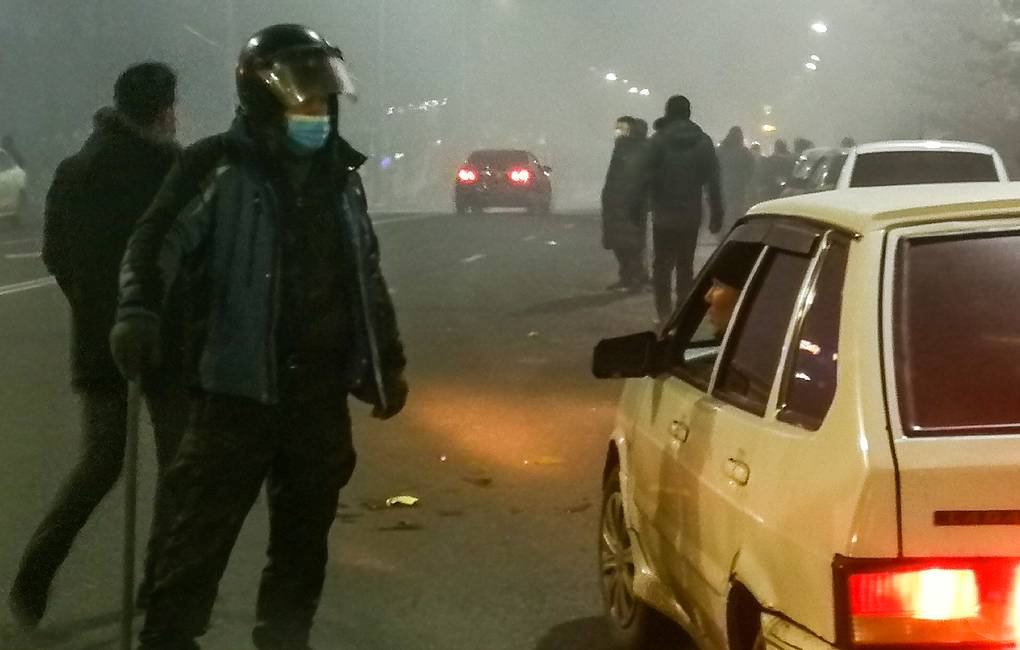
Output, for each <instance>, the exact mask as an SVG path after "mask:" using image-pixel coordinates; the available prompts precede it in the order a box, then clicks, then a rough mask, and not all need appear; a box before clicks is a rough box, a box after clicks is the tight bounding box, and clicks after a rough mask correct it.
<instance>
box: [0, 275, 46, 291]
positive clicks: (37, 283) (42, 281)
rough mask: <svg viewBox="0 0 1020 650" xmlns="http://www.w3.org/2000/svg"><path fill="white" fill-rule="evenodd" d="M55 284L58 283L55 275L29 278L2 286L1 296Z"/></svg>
mask: <svg viewBox="0 0 1020 650" xmlns="http://www.w3.org/2000/svg"><path fill="white" fill-rule="evenodd" d="M55 284H57V279H56V278H54V277H53V276H50V277H46V278H39V279H38V280H28V281H27V282H18V283H17V284H8V285H6V286H2V287H0V296H7V295H10V294H12V293H21V292H22V291H31V290H32V289H41V288H42V287H49V286H53V285H55Z"/></svg>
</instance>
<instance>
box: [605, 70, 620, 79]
mask: <svg viewBox="0 0 1020 650" xmlns="http://www.w3.org/2000/svg"><path fill="white" fill-rule="evenodd" d="M617 79H619V77H617V76H616V73H615V72H607V73H606V81H616V80H617Z"/></svg>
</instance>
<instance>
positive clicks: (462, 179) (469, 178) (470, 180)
mask: <svg viewBox="0 0 1020 650" xmlns="http://www.w3.org/2000/svg"><path fill="white" fill-rule="evenodd" d="M457 182H458V183H463V184H464V185H473V184H475V183H477V182H478V171H477V170H475V169H472V168H471V167H461V168H460V169H458V170H457Z"/></svg>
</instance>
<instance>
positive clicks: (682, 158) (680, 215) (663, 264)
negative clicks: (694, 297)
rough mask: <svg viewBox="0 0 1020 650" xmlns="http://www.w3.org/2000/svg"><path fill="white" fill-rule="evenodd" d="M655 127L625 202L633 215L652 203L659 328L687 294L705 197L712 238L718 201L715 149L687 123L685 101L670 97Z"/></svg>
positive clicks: (697, 128) (716, 226) (720, 214)
mask: <svg viewBox="0 0 1020 650" xmlns="http://www.w3.org/2000/svg"><path fill="white" fill-rule="evenodd" d="M656 123H657V124H658V125H659V126H658V127H657V128H658V130H657V131H656V133H655V135H654V136H652V138H651V139H650V140H649V144H648V146H647V147H645V148H644V152H643V154H642V156H641V159H640V160H639V162H638V164H637V165H635V167H634V170H633V172H632V173H633V175H634V180H633V181H632V182H631V183H630V184H629V185H628V187H629V190H628V193H629V198H628V202H629V203H630V205H631V206H632V208H631V209H632V210H638V209H640V206H641V205H643V204H644V203H645V201H647V200H648V199H649V197H650V198H651V204H652V237H653V248H654V252H653V261H652V283H653V285H654V290H655V308H656V312H657V314H658V318H659V321H660V322H661V321H665V320H666V319H667V318H668V317H669V315H670V313H672V311H673V307H674V304H675V300H677V299H682V298H683V297H684V296H686V294H687V292H688V291H689V290H690V288H691V283H692V280H693V278H694V254H695V252H696V250H697V245H698V232H699V230H700V229H701V224H702V221H703V220H704V213H703V210H704V208H703V202H704V196H705V192H706V191H707V193H708V205H709V213H710V221H709V229H710V230H711V231H712V232H713V233H717V232H719V231H720V230H721V229H722V219H723V201H722V190H721V188H720V184H719V160H718V158H717V157H716V151H715V144H714V143H713V142H712V138H710V137H709V136H708V134H706V133H705V132H704V131H703V130H702V129H701V127H700V126H698V125H697V124H696V123H694V122H693V121H691V102H690V100H689V99H687V98H686V97H684V96H683V95H674V96H673V97H670V98H669V100H667V102H666V107H665V114H664V115H663V116H662V117H661V118H659V120H657V121H656Z"/></svg>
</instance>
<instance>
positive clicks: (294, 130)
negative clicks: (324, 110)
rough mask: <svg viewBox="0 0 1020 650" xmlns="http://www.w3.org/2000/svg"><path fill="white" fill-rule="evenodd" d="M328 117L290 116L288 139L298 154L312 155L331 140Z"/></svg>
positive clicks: (288, 120) (288, 118)
mask: <svg viewBox="0 0 1020 650" xmlns="http://www.w3.org/2000/svg"><path fill="white" fill-rule="evenodd" d="M330 127H331V124H330V120H329V116H328V115H322V116H318V115H288V116H287V137H288V138H289V139H290V142H291V144H292V145H293V146H294V147H295V148H296V149H297V150H298V152H305V153H312V152H315V151H318V150H319V149H322V148H323V147H324V146H325V145H326V141H327V140H329V133H330Z"/></svg>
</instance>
